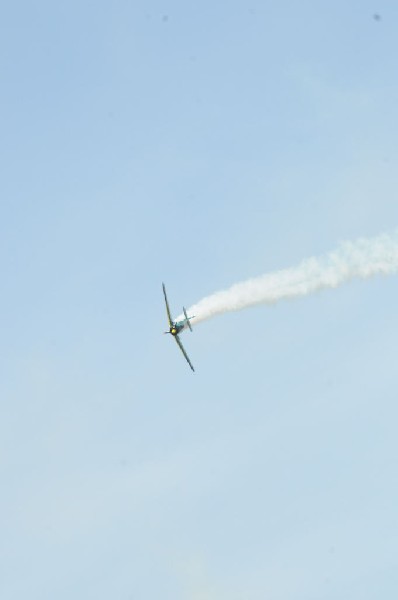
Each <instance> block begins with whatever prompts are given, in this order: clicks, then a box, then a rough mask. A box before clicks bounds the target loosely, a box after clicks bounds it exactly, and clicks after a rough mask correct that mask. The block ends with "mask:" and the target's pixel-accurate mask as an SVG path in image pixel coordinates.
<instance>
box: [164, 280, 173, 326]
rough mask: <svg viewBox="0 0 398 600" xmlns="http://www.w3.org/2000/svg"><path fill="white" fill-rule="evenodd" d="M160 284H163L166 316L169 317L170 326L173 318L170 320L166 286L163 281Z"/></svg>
mask: <svg viewBox="0 0 398 600" xmlns="http://www.w3.org/2000/svg"><path fill="white" fill-rule="evenodd" d="M162 286H163V294H164V301H165V302H166V310H167V318H168V319H169V326H170V327H172V325H173V320H172V318H171V314H170V307H169V302H168V300H167V294H166V288H165V285H164V283H162Z"/></svg>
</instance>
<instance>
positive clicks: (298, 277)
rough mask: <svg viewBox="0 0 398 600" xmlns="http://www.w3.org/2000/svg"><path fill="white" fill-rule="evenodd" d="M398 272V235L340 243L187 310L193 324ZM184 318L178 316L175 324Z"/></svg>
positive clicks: (208, 297)
mask: <svg viewBox="0 0 398 600" xmlns="http://www.w3.org/2000/svg"><path fill="white" fill-rule="evenodd" d="M396 272H398V232H394V233H392V234H391V235H388V234H383V235H380V236H378V237H375V238H370V239H358V240H356V241H354V242H343V243H341V244H340V245H339V246H338V247H337V249H336V250H335V251H333V252H330V253H329V254H326V255H324V256H320V257H312V258H308V259H307V260H304V261H302V262H301V263H300V264H299V265H298V266H297V267H293V268H290V269H283V270H281V271H275V272H274V273H268V274H265V275H261V276H260V277H256V278H255V279H248V280H247V281H243V282H241V283H236V284H235V285H233V286H232V287H230V288H229V289H227V290H223V291H220V292H216V293H215V294H211V295H210V296H207V297H206V298H203V300H201V301H200V302H198V303H197V304H194V305H193V306H191V307H190V308H189V310H188V311H187V312H188V315H195V321H194V324H196V323H199V322H200V321H205V320H207V319H210V318H211V317H215V316H216V315H220V314H222V313H225V312H231V311H237V310H242V309H243V308H247V307H248V306H254V305H255V304H274V303H276V302H279V300H284V299H287V298H298V297H300V296H307V295H308V294H312V293H314V292H317V291H319V290H323V289H326V288H335V287H338V286H340V285H342V284H343V283H345V282H347V281H350V280H351V279H354V278H360V279H366V278H368V277H372V276H373V275H378V274H383V275H390V274H392V273H396ZM180 318H181V319H183V318H184V315H182V316H181V315H180V317H178V320H180Z"/></svg>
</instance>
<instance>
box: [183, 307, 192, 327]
mask: <svg viewBox="0 0 398 600" xmlns="http://www.w3.org/2000/svg"><path fill="white" fill-rule="evenodd" d="M182 310H183V311H184V316H185V318H186V320H187V323H188V327H189V329H190V330H191V331H192V327H191V322H190V320H189V317H188V315H187V311H186V310H185V307H184V306H183V307H182Z"/></svg>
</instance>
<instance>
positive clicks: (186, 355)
mask: <svg viewBox="0 0 398 600" xmlns="http://www.w3.org/2000/svg"><path fill="white" fill-rule="evenodd" d="M174 338H175V341H176V342H177V344H178V345H179V346H180V350H181V352H182V353H183V355H184V356H185V359H186V361H187V363H188V364H189V366H190V367H191V369H192V371H195V369H194V368H193V366H192V363H191V361H190V360H189V357H188V354H187V353H186V352H185V348H184V346H183V345H182V343H181V340H180V338H179V337H178V335H175V336H174Z"/></svg>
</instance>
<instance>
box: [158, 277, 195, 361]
mask: <svg viewBox="0 0 398 600" xmlns="http://www.w3.org/2000/svg"><path fill="white" fill-rule="evenodd" d="M162 285H163V294H164V301H165V303H166V310H167V318H168V320H169V327H170V329H169V331H165V332H164V333H170V334H171V335H172V336H173V337H174V339H175V341H176V342H177V344H178V345H179V347H180V350H181V352H182V353H183V355H184V356H185V360H186V361H187V363H188V364H189V366H190V367H191V369H192V371H195V369H194V368H193V365H192V363H191V361H190V360H189V357H188V354H187V353H186V352H185V348H184V346H183V345H182V343H181V340H180V338H179V337H178V334H179V333H181V331H184V329H187V327H189V329H190V330H191V331H192V327H191V323H190V320H191V319H193V318H194V317H188V315H187V311H186V310H185V308H184V307H183V308H182V310H183V311H184V316H185V319H183V320H182V321H173V319H172V318H171V313H170V307H169V302H168V300H167V294H166V288H165V285H164V283H162Z"/></svg>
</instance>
